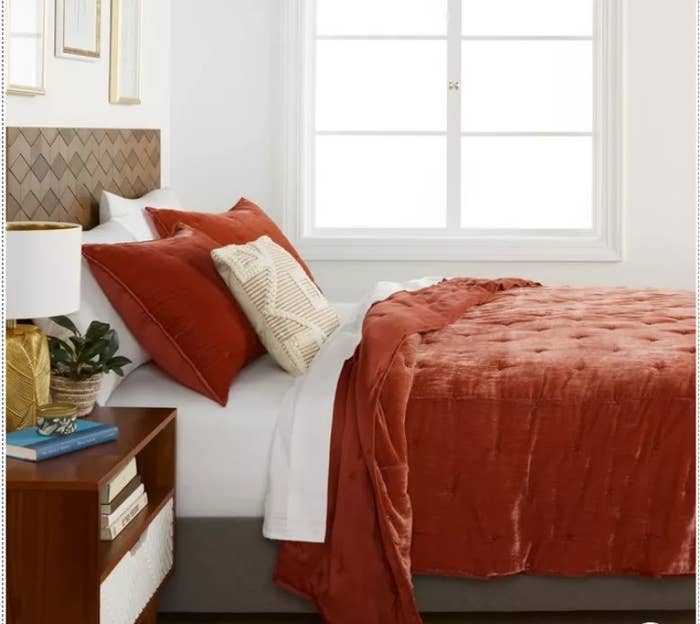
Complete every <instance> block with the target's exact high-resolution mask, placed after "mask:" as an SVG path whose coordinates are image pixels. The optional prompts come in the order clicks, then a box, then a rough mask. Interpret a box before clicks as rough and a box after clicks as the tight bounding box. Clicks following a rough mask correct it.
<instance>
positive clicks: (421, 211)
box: [315, 136, 447, 228]
mask: <svg viewBox="0 0 700 624" xmlns="http://www.w3.org/2000/svg"><path fill="white" fill-rule="evenodd" d="M446 151H447V150H446V139H445V138H444V137H436V136H413V137H404V136H318V137H316V219H315V225H316V227H318V228H422V227H425V228H428V227H444V226H445V219H446V207H445V206H446V203H445V180H446Z"/></svg>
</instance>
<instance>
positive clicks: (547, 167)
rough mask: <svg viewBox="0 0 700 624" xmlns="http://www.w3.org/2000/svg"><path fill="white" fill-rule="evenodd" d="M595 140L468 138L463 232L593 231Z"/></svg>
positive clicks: (464, 161)
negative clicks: (464, 229) (488, 230)
mask: <svg viewBox="0 0 700 624" xmlns="http://www.w3.org/2000/svg"><path fill="white" fill-rule="evenodd" d="M592 171H593V141H592V139H591V138H590V137H464V138H463V139H462V227H467V228H505V229H511V228H512V229H516V228H517V229H534V228H547V229H570V228H571V229H588V228H591V227H592V223H593V208H592V206H593V198H592Z"/></svg>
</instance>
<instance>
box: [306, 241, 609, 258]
mask: <svg viewBox="0 0 700 624" xmlns="http://www.w3.org/2000/svg"><path fill="white" fill-rule="evenodd" d="M294 244H295V246H296V248H297V249H298V251H299V253H300V254H301V256H302V257H303V258H305V259H307V260H331V261H344V260H351V261H373V260H384V261H411V260H413V261H426V260H432V261H460V262H620V261H622V251H621V245H620V244H619V241H614V240H604V239H603V238H600V237H566V238H563V237H550V238H547V237H536V238H535V237H507V238H505V237H499V238H495V237H478V238H429V239H428V238H412V239H408V238H393V239H392V238H372V237H367V238H343V237H327V238H326V237H304V238H301V239H298V240H297V241H295V243H294Z"/></svg>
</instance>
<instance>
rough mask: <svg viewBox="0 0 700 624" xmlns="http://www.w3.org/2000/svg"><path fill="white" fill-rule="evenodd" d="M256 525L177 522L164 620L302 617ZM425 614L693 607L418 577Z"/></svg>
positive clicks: (592, 589) (636, 587)
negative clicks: (277, 579)
mask: <svg viewBox="0 0 700 624" xmlns="http://www.w3.org/2000/svg"><path fill="white" fill-rule="evenodd" d="M261 524H262V521H261V520H260V519H257V518H178V519H177V524H176V533H175V553H176V554H175V571H174V574H173V575H172V577H171V579H170V581H169V582H168V583H167V585H166V587H165V588H164V591H163V594H162V598H161V602H160V605H159V611H161V612H164V613H304V612H310V611H314V608H313V606H312V605H311V604H310V603H308V602H307V601H305V600H303V599H301V598H299V597H297V596H295V595H293V594H290V593H289V592H287V591H285V590H283V589H280V588H279V587H277V586H276V585H275V584H274V583H273V582H272V570H273V567H274V563H275V556H276V552H277V546H276V544H275V543H274V542H270V541H268V540H266V539H265V538H263V537H262V535H261ZM415 591H416V597H417V600H418V604H419V607H420V609H421V610H422V611H424V612H453V613H476V612H508V611H511V612H515V611H520V612H524V611H652V610H653V611H676V610H692V609H694V607H695V578H694V577H676V578H666V579H654V578H642V577H621V576H619V577H585V578H560V577H546V576H526V575H518V576H512V577H507V578H500V579H494V580H488V581H483V580H471V579H455V578H444V577H428V576H417V577H416V578H415Z"/></svg>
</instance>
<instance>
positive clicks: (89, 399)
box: [51, 373, 102, 418]
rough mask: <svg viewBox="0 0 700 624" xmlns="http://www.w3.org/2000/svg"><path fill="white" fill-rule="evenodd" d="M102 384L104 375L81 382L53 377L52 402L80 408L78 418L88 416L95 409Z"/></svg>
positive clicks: (98, 374)
mask: <svg viewBox="0 0 700 624" xmlns="http://www.w3.org/2000/svg"><path fill="white" fill-rule="evenodd" d="M101 383H102V373H97V374H96V375H92V376H91V377H86V378H85V379H81V380H80V381H76V380H74V379H70V378H68V377H61V376H60V375H53V374H52V375H51V400H52V401H54V402H55V403H73V405H75V406H76V407H77V408H78V418H82V417H83V416H87V415H88V414H89V413H90V412H91V411H92V408H93V407H95V401H96V399H97V391H98V390H99V389H100V384H101Z"/></svg>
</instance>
